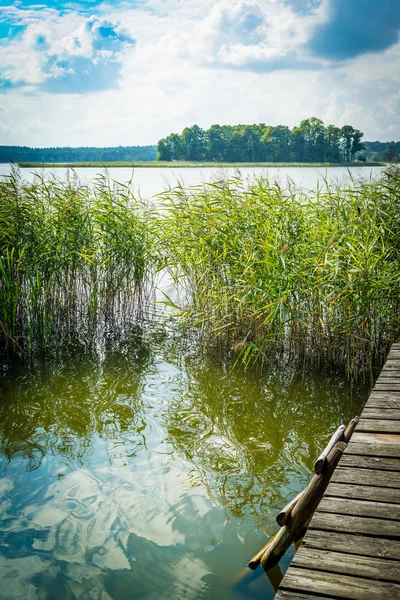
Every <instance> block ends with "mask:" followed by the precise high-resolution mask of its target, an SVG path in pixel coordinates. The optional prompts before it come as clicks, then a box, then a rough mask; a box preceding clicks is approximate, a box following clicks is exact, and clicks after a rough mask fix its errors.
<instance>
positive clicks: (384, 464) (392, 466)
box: [340, 451, 400, 476]
mask: <svg viewBox="0 0 400 600" xmlns="http://www.w3.org/2000/svg"><path fill="white" fill-rule="evenodd" d="M340 466H341V467H356V468H361V469H380V470H382V471H398V472H399V473H400V458H385V457H382V456H371V455H370V452H369V453H368V454H367V455H366V456H357V455H354V454H347V451H346V453H345V454H344V455H343V456H342V458H341V459H340ZM399 476H400V475H399Z"/></svg>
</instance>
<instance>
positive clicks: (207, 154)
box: [157, 117, 364, 163]
mask: <svg viewBox="0 0 400 600" xmlns="http://www.w3.org/2000/svg"><path fill="white" fill-rule="evenodd" d="M363 135H364V134H363V133H362V132H361V131H360V130H359V129H355V128H354V127H353V126H352V125H344V126H343V127H336V126H335V125H327V126H325V125H324V123H323V121H321V119H317V118H316V117H311V118H310V119H304V120H303V121H302V122H301V123H300V125H299V126H297V127H293V129H290V128H289V127H287V126H286V125H276V126H272V125H265V123H260V124H259V125H234V126H232V125H212V126H211V127H210V128H209V129H207V130H204V129H202V128H201V127H199V126H198V125H193V127H186V128H185V129H184V130H183V132H182V133H181V134H180V135H179V134H176V133H171V134H170V135H169V136H168V137H166V138H163V139H161V140H160V141H159V142H158V145H157V159H158V160H166V161H171V160H186V161H217V162H305V163H307V162H325V161H327V162H332V163H339V162H351V161H354V160H355V158H356V155H357V153H358V152H360V151H362V150H363V149H364V146H363V144H362V143H361V139H362V137H363Z"/></svg>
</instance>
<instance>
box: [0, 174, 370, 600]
mask: <svg viewBox="0 0 400 600" xmlns="http://www.w3.org/2000/svg"><path fill="white" fill-rule="evenodd" d="M2 168H3V173H4V172H5V171H6V170H7V169H8V167H7V166H6V167H4V166H2ZM257 171H258V170H257ZM370 171H372V173H373V174H376V173H377V172H378V171H377V170H376V169H375V170H370V169H365V171H362V174H364V175H366V176H369V174H370ZM248 172H249V173H251V172H252V171H251V170H250V171H248ZM333 172H334V175H335V176H336V175H337V176H343V175H344V174H345V171H344V170H342V169H337V170H336V169H335V170H332V172H331V171H330V174H333ZM56 173H57V175H60V176H62V175H63V172H62V170H57V171H56ZM78 173H79V175H80V176H82V177H83V178H86V179H90V178H91V177H92V175H93V172H92V171H91V170H89V169H84V170H78ZM110 174H111V175H112V177H114V178H115V179H119V180H121V181H126V179H127V178H128V177H127V175H126V170H119V169H115V170H111V171H110ZM213 174H215V171H214V170H207V169H201V170H196V169H186V170H181V171H179V172H174V171H173V170H169V169H138V170H137V171H135V178H136V179H135V184H136V185H137V186H140V189H141V194H142V196H144V197H150V196H152V195H154V194H155V193H157V192H159V191H160V188H162V187H163V185H164V184H166V183H169V184H172V183H173V181H174V178H175V177H176V176H178V177H179V176H181V175H182V176H183V177H184V179H185V181H186V183H187V184H196V183H200V182H201V181H203V180H207V179H208V178H209V176H210V175H213ZM280 174H281V176H286V175H290V176H291V177H292V178H293V179H295V177H296V178H297V179H295V181H296V183H298V184H300V183H302V184H303V185H306V186H307V187H315V185H314V184H316V182H317V181H318V180H319V179H320V177H321V176H322V175H323V172H322V171H321V170H315V169H311V170H307V169H306V170H304V169H291V170H289V169H288V170H285V172H281V173H280ZM23 175H24V177H25V176H26V177H29V176H30V175H29V172H26V171H24V172H23ZM164 177H166V178H167V182H165V180H164ZM163 182H164V183H163ZM367 393H368V390H367V388H366V386H363V385H361V384H359V385H358V386H355V387H353V388H352V387H351V386H350V384H349V383H348V382H347V381H346V380H345V379H344V377H343V375H342V374H335V373H326V372H309V371H307V370H300V371H299V370H297V371H296V370H293V369H291V368H285V369H281V370H277V369H275V368H272V367H271V368H270V369H269V370H268V369H267V370H266V371H265V372H264V373H263V374H260V373H258V372H253V371H247V372H245V373H243V372H234V373H231V372H229V369H227V368H224V367H223V366H221V365H220V364H218V363H214V362H213V361H212V360H211V358H210V357H208V358H206V357H202V356H201V353H200V352H199V348H198V347H197V345H196V342H194V341H191V342H189V341H187V340H185V339H181V338H180V337H179V336H178V335H177V333H176V331H175V330H174V328H173V327H171V326H167V325H163V324H162V323H161V322H160V321H157V320H156V321H155V322H154V323H152V324H151V325H149V326H147V327H146V329H145V332H144V333H143V332H140V331H139V330H138V329H137V328H135V327H134V326H133V325H132V327H130V328H129V327H128V326H127V331H126V332H125V335H124V336H123V337H121V338H119V337H118V336H117V335H116V334H114V335H112V336H111V335H110V336H108V337H106V338H105V340H104V341H103V342H102V343H101V344H99V346H98V348H97V349H96V351H92V353H91V354H89V355H88V353H87V352H86V353H85V352H82V351H81V349H80V348H78V347H76V346H71V347H70V348H68V347H66V348H64V351H63V353H62V354H60V355H59V356H48V357H47V359H46V360H45V361H43V362H41V361H36V362H33V363H32V364H30V365H28V366H27V365H18V364H14V365H12V366H9V365H8V366H7V365H0V548H1V550H0V580H1V591H0V597H1V598H4V599H7V600H10V599H13V600H14V599H15V600H17V599H18V600H26V599H32V600H42V599H56V600H59V599H60V600H64V599H65V600H71V599H79V600H92V599H95V600H110V599H113V600H126V599H131V598H143V599H146V600H159V599H161V600H169V599H175V598H176V599H181V598H185V599H189V600H190V599H197V598H201V599H207V600H214V599H217V600H225V599H226V600H228V599H233V600H245V599H249V598H253V599H254V600H261V599H263V600H272V598H273V597H274V593H275V592H274V586H276V585H277V584H279V578H280V572H279V569H275V570H273V572H271V573H270V577H269V578H268V577H267V576H266V575H265V574H264V573H263V571H262V570H261V569H259V570H258V571H257V572H255V573H254V574H249V573H247V572H245V573H243V569H244V568H245V566H246V564H247V562H248V560H249V559H250V558H251V557H252V556H253V555H254V554H255V553H256V552H257V551H258V550H259V549H260V548H261V546H262V545H264V543H265V542H266V541H267V539H268V536H270V535H271V534H272V533H273V532H274V531H276V530H277V525H276V523H275V516H276V513H277V512H279V510H280V509H281V508H282V507H283V506H284V505H285V504H286V503H287V502H288V501H289V500H290V499H292V498H293V497H294V496H295V495H296V494H297V493H298V492H299V491H300V490H301V489H303V488H304V486H305V485H306V484H307V483H308V481H309V479H310V477H311V476H312V468H313V462H314V460H315V459H316V458H317V456H318V454H319V452H320V450H321V449H322V448H323V447H324V445H325V444H326V442H327V440H328V438H329V436H330V435H331V433H332V432H333V431H334V430H335V429H336V427H337V426H338V425H339V424H340V423H347V422H348V421H349V420H350V419H351V418H352V417H353V416H354V415H355V414H359V412H360V409H361V406H362V405H363V402H364V400H365V398H366V395H367ZM292 556H293V549H292V550H290V551H289V552H288V553H287V554H286V556H285V557H284V558H283V559H282V560H281V563H280V570H281V571H282V572H284V571H285V570H286V568H287V566H288V564H289V562H290V559H291V557H292Z"/></svg>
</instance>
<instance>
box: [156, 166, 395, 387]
mask: <svg viewBox="0 0 400 600" xmlns="http://www.w3.org/2000/svg"><path fill="white" fill-rule="evenodd" d="M164 202H165V205H166V207H167V210H166V217H165V221H164V229H163V236H162V244H163V248H164V252H165V255H166V257H167V262H168V263H169V265H170V267H171V269H172V270H173V271H174V272H175V274H176V275H177V276H181V277H183V278H184V280H185V283H186V285H187V286H188V288H189V291H190V295H191V305H190V308H189V309H188V308H187V307H185V310H184V311H182V315H184V316H185V318H186V319H187V320H188V322H189V323H191V324H193V323H195V324H197V325H198V326H199V327H200V328H201V330H202V332H203V335H204V338H203V339H204V340H205V341H206V342H207V343H208V344H212V345H214V346H215V345H217V346H218V347H219V349H220V350H221V351H222V352H224V353H226V351H227V350H228V351H230V352H232V353H233V354H235V355H237V356H238V357H239V358H240V360H242V361H244V363H245V364H249V363H250V362H253V361H256V360H259V359H261V360H264V359H265V358H266V357H268V356H270V355H271V354H275V355H276V354H279V355H282V354H286V355H288V356H290V357H295V358H302V359H304V360H307V361H309V362H311V363H314V364H320V363H322V362H325V363H328V362H332V363H335V364H344V365H345V366H346V369H347V372H348V373H349V374H352V375H353V376H356V375H357V373H359V372H361V371H362V372H364V373H365V372H367V371H371V372H372V369H373V367H374V365H376V364H377V363H379V362H380V361H381V360H382V358H383V357H384V355H385V353H386V351H387V348H388V345H389V344H390V343H392V342H393V341H395V340H396V341H397V340H398V338H399V335H400V313H399V308H400V261H399V250H400V176H399V172H398V171H396V170H394V169H391V170H388V171H386V172H385V173H383V175H382V176H381V178H380V179H379V180H378V181H369V182H366V183H363V182H360V181H359V182H357V181H353V182H352V183H351V185H349V186H348V187H344V186H342V187H340V186H334V185H332V184H329V183H328V182H326V183H325V185H324V186H323V187H321V188H319V189H318V190H317V191H316V192H315V193H312V194H306V193H305V192H302V191H301V190H300V191H299V190H296V189H295V188H291V187H290V186H289V187H287V188H286V189H284V188H282V187H280V186H279V185H278V184H276V183H274V182H270V181H268V180H267V179H260V180H258V181H257V182H255V183H253V184H251V185H246V184H245V183H244V182H243V180H242V179H241V177H240V176H238V177H236V178H234V179H231V180H225V181H220V182H216V183H212V184H206V185H204V186H201V187H197V188H191V189H189V190H185V189H183V188H182V187H178V188H176V189H174V190H172V191H169V192H166V193H165V194H164Z"/></svg>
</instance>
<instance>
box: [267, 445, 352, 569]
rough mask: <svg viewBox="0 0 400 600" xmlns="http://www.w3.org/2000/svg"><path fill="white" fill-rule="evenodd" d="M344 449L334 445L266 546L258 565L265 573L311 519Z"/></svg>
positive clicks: (276, 562) (343, 446) (344, 446)
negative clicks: (320, 470) (283, 523)
mask: <svg viewBox="0 0 400 600" xmlns="http://www.w3.org/2000/svg"><path fill="white" fill-rule="evenodd" d="M345 448H346V444H345V443H344V442H337V443H336V444H335V446H334V447H333V448H332V450H331V451H330V453H329V454H328V456H327V459H326V463H325V468H324V471H323V472H322V473H321V474H320V475H314V477H313V478H312V480H311V482H310V484H309V485H308V486H307V488H306V490H305V493H303V494H302V495H301V497H300V498H299V500H298V501H297V503H296V504H295V506H294V507H293V509H292V512H291V515H290V518H289V520H288V522H287V524H286V525H284V527H282V528H281V529H280V530H279V531H278V533H277V535H276V536H275V538H274V539H273V540H272V541H271V543H269V544H268V545H267V547H266V549H265V551H264V553H263V555H262V557H261V559H260V564H261V565H262V567H263V568H264V570H265V571H267V570H268V569H270V568H271V567H273V566H275V565H276V564H278V562H279V560H280V558H281V557H282V556H283V554H284V553H285V552H286V550H287V549H288V548H289V546H290V544H291V543H292V542H293V540H294V539H296V538H297V537H298V536H299V534H300V532H302V531H303V529H304V527H305V525H306V523H307V522H308V521H309V520H310V519H311V517H312V515H313V514H314V511H315V510H316V508H317V507H318V504H319V502H320V500H321V498H322V496H323V494H324V492H325V490H326V488H327V487H328V483H329V481H330V478H331V475H332V473H333V471H334V470H335V467H336V465H337V463H338V462H339V459H340V457H341V456H342V454H343V452H344V450H345Z"/></svg>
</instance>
